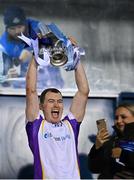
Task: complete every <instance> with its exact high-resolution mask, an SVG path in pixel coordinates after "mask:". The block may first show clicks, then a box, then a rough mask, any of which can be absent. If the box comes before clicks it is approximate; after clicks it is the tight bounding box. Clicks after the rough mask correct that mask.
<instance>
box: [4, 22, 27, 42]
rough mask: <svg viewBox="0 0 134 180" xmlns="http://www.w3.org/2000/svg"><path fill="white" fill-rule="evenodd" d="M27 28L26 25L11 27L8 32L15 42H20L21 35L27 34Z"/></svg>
mask: <svg viewBox="0 0 134 180" xmlns="http://www.w3.org/2000/svg"><path fill="white" fill-rule="evenodd" d="M25 31H26V26H25V25H16V26H11V27H9V28H7V32H8V34H9V36H10V37H11V38H13V39H15V40H18V39H19V38H18V36H19V35H21V33H23V34H25Z"/></svg>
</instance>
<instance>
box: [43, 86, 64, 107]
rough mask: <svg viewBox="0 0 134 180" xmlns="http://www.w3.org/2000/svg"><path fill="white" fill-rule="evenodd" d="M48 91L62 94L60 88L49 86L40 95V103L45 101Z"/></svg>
mask: <svg viewBox="0 0 134 180" xmlns="http://www.w3.org/2000/svg"><path fill="white" fill-rule="evenodd" d="M48 92H53V93H60V94H61V92H60V91H59V90H58V89H56V88H48V89H45V90H44V91H43V92H42V93H41V95H40V103H41V104H43V103H44V99H45V96H46V94H47V93H48ZM61 96H62V94H61Z"/></svg>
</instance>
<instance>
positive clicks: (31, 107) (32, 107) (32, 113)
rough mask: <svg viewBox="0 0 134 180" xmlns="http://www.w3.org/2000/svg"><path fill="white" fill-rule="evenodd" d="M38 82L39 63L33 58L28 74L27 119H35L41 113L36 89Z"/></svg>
mask: <svg viewBox="0 0 134 180" xmlns="http://www.w3.org/2000/svg"><path fill="white" fill-rule="evenodd" d="M36 84H37V64H36V62H35V60H34V57H33V59H32V60H31V62H30V64H29V67H28V71H27V75H26V119H27V120H28V121H34V119H36V118H37V116H38V113H39V100H38V94H37V89H36Z"/></svg>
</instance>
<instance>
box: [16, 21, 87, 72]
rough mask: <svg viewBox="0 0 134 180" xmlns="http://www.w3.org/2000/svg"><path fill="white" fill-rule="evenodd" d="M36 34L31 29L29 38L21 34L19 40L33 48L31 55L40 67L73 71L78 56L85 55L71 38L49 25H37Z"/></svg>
mask: <svg viewBox="0 0 134 180" xmlns="http://www.w3.org/2000/svg"><path fill="white" fill-rule="evenodd" d="M39 30H40V31H38V32H35V31H34V30H32V29H31V32H30V34H31V38H30V39H29V38H28V37H26V36H24V35H23V34H21V36H19V38H20V39H22V40H23V41H25V42H26V44H28V45H29V46H31V47H32V48H33V53H34V56H35V59H36V61H37V63H38V64H39V65H40V66H47V65H48V64H52V65H53V66H56V67H59V66H63V68H64V69H65V70H66V71H71V70H74V69H75V67H76V66H77V64H78V62H79V60H80V56H81V55H85V52H84V50H83V49H82V48H80V47H78V46H77V45H76V42H75V41H74V40H73V39H72V38H67V37H66V36H65V35H64V34H63V33H62V32H61V31H60V30H59V28H58V27H57V26H56V25H55V24H54V23H51V24H49V25H44V24H43V23H40V24H39Z"/></svg>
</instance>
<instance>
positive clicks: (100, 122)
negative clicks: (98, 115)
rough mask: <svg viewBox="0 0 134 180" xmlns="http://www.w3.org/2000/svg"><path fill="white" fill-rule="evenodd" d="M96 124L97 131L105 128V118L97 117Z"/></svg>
mask: <svg viewBox="0 0 134 180" xmlns="http://www.w3.org/2000/svg"><path fill="white" fill-rule="evenodd" d="M96 124H97V129H98V131H99V130H101V129H102V128H104V129H107V125H106V120H105V119H98V120H97V121H96Z"/></svg>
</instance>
